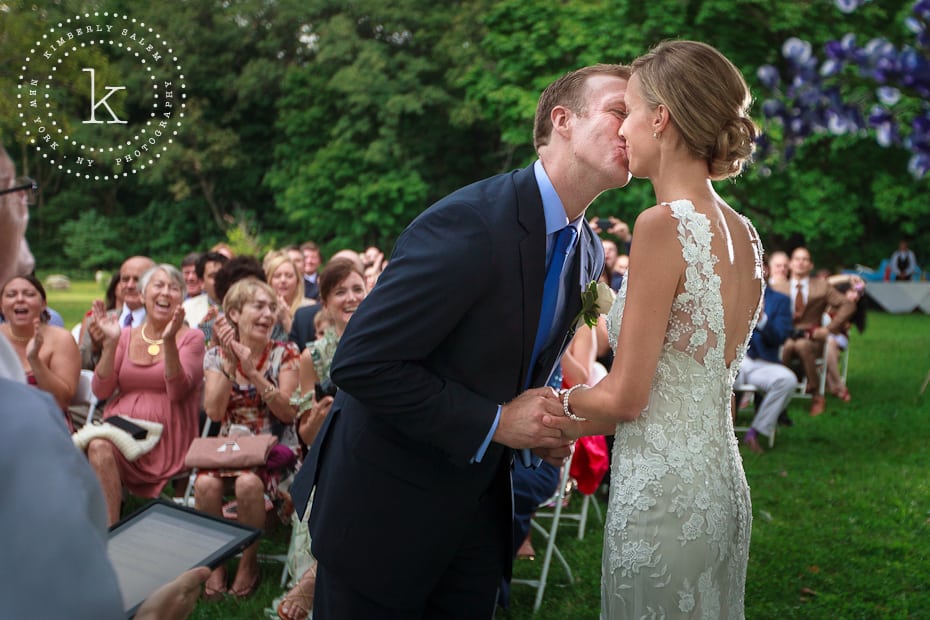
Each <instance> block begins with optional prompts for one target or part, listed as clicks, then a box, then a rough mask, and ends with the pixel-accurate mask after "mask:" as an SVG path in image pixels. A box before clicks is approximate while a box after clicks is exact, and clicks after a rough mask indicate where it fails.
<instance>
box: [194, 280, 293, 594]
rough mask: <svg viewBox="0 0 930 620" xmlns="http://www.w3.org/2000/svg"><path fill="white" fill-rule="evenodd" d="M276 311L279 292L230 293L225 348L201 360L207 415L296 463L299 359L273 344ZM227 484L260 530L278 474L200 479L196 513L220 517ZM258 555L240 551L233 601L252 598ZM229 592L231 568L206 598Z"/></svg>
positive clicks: (224, 429) (248, 472)
mask: <svg viewBox="0 0 930 620" xmlns="http://www.w3.org/2000/svg"><path fill="white" fill-rule="evenodd" d="M277 306H278V301H277V295H276V294H275V291H274V289H272V288H271V287H270V286H268V285H267V284H265V283H264V282H261V281H259V280H258V279H256V278H252V277H249V278H245V279H243V280H239V281H238V282H236V283H235V284H233V285H232V287H231V288H230V289H229V291H228V292H227V293H226V297H225V298H224V299H223V312H224V315H225V317H226V324H225V325H223V326H220V327H219V328H218V329H217V332H216V334H215V335H216V337H217V338H218V340H219V342H220V343H221V344H220V345H219V346H216V347H213V348H211V349H210V351H209V352H208V353H207V355H206V358H205V359H204V371H205V375H206V382H205V386H204V408H205V409H206V412H207V415H208V416H209V417H210V419H211V420H213V421H216V422H222V426H221V429H220V435H222V436H225V435H229V434H230V430H231V427H233V426H238V427H244V430H245V432H246V433H252V434H255V435H257V434H260V433H274V434H276V435H278V436H279V442H280V444H279V446H282V447H285V448H287V449H288V450H290V455H291V459H290V460H291V462H293V461H294V460H295V455H294V453H293V450H294V449H295V448H296V445H297V441H296V436H295V434H294V431H293V422H294V414H295V409H294V407H293V406H292V405H291V404H290V396H291V392H293V391H294V389H295V388H296V387H297V382H298V368H299V359H300V354H299V352H298V351H297V347H296V346H295V345H294V344H293V343H289V342H287V343H285V342H277V341H274V340H272V339H271V333H272V330H273V329H274V326H275V321H276V318H275V317H276V315H277V310H278V308H277ZM234 430H235V431H236V432H238V430H239V429H234ZM278 453H280V450H278ZM274 454H275V453H273V455H274ZM269 465H270V463H269ZM227 481H230V485H229V487H230V490H232V491H233V492H234V493H235V496H236V504H237V512H238V520H239V522H240V523H243V524H246V525H252V526H254V527H261V526H262V525H263V524H264V522H265V493H266V491H267V492H269V493H270V494H273V493H274V486H275V485H276V483H277V473H276V472H275V471H273V470H272V468H271V467H257V468H249V469H236V470H209V471H201V472H200V474H199V475H198V477H197V481H196V483H195V485H194V505H195V506H196V507H197V508H198V509H199V510H203V511H204V512H208V513H211V514H215V515H217V516H219V515H220V514H222V505H223V493H224V491H225V490H226V488H227V485H226V484H225V483H226V482H227ZM257 553H258V543H255V544H254V545H252V546H251V547H249V548H248V549H246V550H245V551H243V553H242V560H241V561H240V563H239V568H238V570H237V572H236V577H235V580H234V581H233V583H232V587H231V588H230V590H229V591H230V593H231V594H232V595H233V596H235V597H237V598H242V597H246V596H249V595H251V594H252V593H253V592H254V591H255V589H256V587H257V586H258V581H259V575H260V573H259V570H258V557H257ZM224 592H226V568H225V567H219V568H217V569H216V570H215V571H213V574H212V575H211V576H210V579H209V580H208V581H207V583H206V585H205V587H204V594H205V596H206V598H208V599H216V598H219V597H220V596H221V595H222V594H223V593H224Z"/></svg>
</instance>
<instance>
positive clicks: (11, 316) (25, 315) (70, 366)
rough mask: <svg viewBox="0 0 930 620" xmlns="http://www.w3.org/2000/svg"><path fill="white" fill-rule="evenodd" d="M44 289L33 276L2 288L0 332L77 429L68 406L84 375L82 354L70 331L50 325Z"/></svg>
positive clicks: (33, 382) (15, 279)
mask: <svg viewBox="0 0 930 620" xmlns="http://www.w3.org/2000/svg"><path fill="white" fill-rule="evenodd" d="M46 306H47V303H46V298H45V288H44V287H43V286H42V283H41V282H39V280H38V279H37V278H36V277H35V276H32V275H24V276H15V277H13V278H10V279H9V280H7V281H6V282H5V283H4V284H3V287H2V288H0V319H2V320H3V324H2V325H0V331H2V332H3V334H4V335H5V336H7V337H8V338H9V340H10V343H11V344H12V345H13V349H14V350H15V351H16V354H17V356H19V361H20V364H21V365H22V367H23V371H24V372H25V373H26V379H27V381H28V382H29V383H30V384H31V385H34V386H36V387H37V388H39V389H40V390H44V391H46V392H48V393H49V394H51V395H52V397H53V398H54V399H55V402H56V403H57V404H58V407H59V409H61V410H62V412H63V413H64V416H65V420H66V422H67V423H68V427H69V428H70V429H71V430H72V431H74V426H73V425H72V423H71V418H70V416H69V415H68V413H67V411H68V405H69V404H70V403H71V399H72V398H74V392H75V390H76V389H77V384H78V377H79V375H80V374H81V354H80V352H79V351H78V348H77V344H76V343H75V342H74V337H73V336H72V335H71V332H69V331H68V330H66V329H64V328H62V327H55V326H54V325H48V324H47V323H48V314H47V311H46Z"/></svg>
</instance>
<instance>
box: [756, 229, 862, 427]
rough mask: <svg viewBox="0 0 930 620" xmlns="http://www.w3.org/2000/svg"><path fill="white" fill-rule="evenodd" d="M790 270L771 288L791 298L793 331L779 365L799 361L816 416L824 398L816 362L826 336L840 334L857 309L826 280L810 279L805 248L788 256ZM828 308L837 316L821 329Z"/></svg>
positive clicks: (821, 409) (822, 409)
mask: <svg viewBox="0 0 930 620" xmlns="http://www.w3.org/2000/svg"><path fill="white" fill-rule="evenodd" d="M789 267H790V270H791V277H790V279H789V280H787V281H785V282H778V283H775V284H773V285H772V288H773V289H774V290H776V291H778V292H779V293H782V294H784V295H787V296H788V297H789V298H790V299H791V307H792V309H793V312H792V325H793V329H794V331H793V333H792V335H791V337H790V338H789V339H788V340H786V341H785V346H784V348H783V349H782V362H783V363H784V364H786V365H789V366H790V365H791V362H792V361H793V360H794V358H798V359H800V361H801V365H802V367H803V372H804V376H805V377H806V378H807V391H808V393H810V394H811V410H810V414H811V415H813V416H816V415H820V414H821V413H823V412H824V409H825V407H826V401H825V400H824V397H823V396H822V395H821V394H819V393H818V386H819V385H820V374H819V371H818V370H817V359H818V358H820V357H821V356H822V355H823V347H824V345H825V344H826V341H827V336H828V335H829V334H838V333H840V331H841V330H842V327H843V325H844V324H845V323H846V322H847V321H848V320H849V319H850V317H852V315H853V313H854V312H855V311H856V307H855V305H854V304H853V303H852V302H851V301H849V300H848V299H846V296H845V295H843V294H842V293H840V292H839V291H838V290H836V289H835V288H833V287H832V286H831V285H830V283H829V282H827V281H826V280H824V279H822V278H821V279H818V278H811V277H810V274H811V271H813V269H814V263H813V261H812V260H811V255H810V252H809V251H808V250H807V248H805V247H799V248H796V249H795V250H794V251H793V252H792V253H791V261H790V263H789ZM830 306H835V307H836V315H835V316H834V317H833V320H832V321H831V322H830V324H829V325H827V326H826V327H822V326H821V323H822V321H823V314H824V312H826V311H827V308H828V307H830Z"/></svg>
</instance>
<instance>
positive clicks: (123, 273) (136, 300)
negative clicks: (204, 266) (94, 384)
mask: <svg viewBox="0 0 930 620" xmlns="http://www.w3.org/2000/svg"><path fill="white" fill-rule="evenodd" d="M154 264H155V263H154V262H153V261H152V259H151V258H149V257H147V256H132V257H130V258H127V259H126V260H125V261H124V262H123V264H122V265H121V266H120V268H119V287H120V294H121V295H122V298H123V305H122V306H121V307H118V308H117V309H116V310H115V311H114V315H115V316H116V317H117V318H118V324H119V326H120V327H136V326H139V325H141V324H142V322H143V321H144V320H145V304H144V303H143V302H142V295H141V293H140V290H139V281H140V279H141V278H142V274H144V273H145V272H146V271H148V270H149V269H151V268H152V266H154ZM103 338H104V336H103V332H102V331H101V329H100V327H99V326H98V325H97V321H96V313H95V314H94V318H92V319H91V321H90V322H89V323H88V324H87V331H86V332H85V336H84V338H82V340H81V343H80V345H79V348H80V350H81V367H82V368H86V369H87V370H93V369H94V367H95V366H96V365H97V360H98V359H99V358H100V349H101V347H102V346H103Z"/></svg>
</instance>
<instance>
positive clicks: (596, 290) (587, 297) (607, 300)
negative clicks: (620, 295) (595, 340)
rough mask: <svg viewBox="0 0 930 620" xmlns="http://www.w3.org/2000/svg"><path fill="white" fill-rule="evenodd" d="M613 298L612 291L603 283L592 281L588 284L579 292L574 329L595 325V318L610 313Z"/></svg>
mask: <svg viewBox="0 0 930 620" xmlns="http://www.w3.org/2000/svg"><path fill="white" fill-rule="evenodd" d="M615 296H616V295H615V294H614V291H613V289H611V288H610V287H609V286H607V285H606V284H604V283H603V282H597V281H594V280H592V281H591V282H590V283H588V286H587V287H586V288H585V289H584V290H582V291H581V311H580V312H579V313H578V316H576V317H575V322H574V324H575V329H578V328H579V327H581V326H582V325H583V324H584V325H588V326H589V327H594V326H595V325H597V318H598V317H599V316H600V315H602V314H607V313H608V312H610V307H611V306H612V305H613V303H614V297H615Z"/></svg>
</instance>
